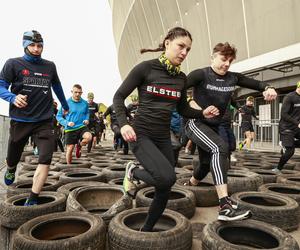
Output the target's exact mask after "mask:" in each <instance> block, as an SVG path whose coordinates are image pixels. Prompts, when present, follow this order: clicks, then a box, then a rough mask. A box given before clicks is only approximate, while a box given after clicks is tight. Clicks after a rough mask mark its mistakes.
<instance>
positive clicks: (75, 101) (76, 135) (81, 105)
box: [56, 84, 92, 164]
mask: <svg viewBox="0 0 300 250" xmlns="http://www.w3.org/2000/svg"><path fill="white" fill-rule="evenodd" d="M81 95H82V87H81V86H80V85H79V84H75V85H74V86H73V88H72V97H71V98H69V99H68V104H69V107H70V110H69V113H68V114H67V115H64V114H63V112H62V109H60V110H59V111H58V113H57V116H56V119H57V120H58V122H59V123H60V124H61V125H62V126H64V132H65V144H66V145H67V153H66V160H67V164H71V163H72V153H73V150H74V147H75V145H76V152H75V156H76V157H77V158H79V157H80V156H81V147H82V146H85V145H87V144H88V143H89V141H91V140H92V134H91V133H90V132H89V129H88V127H87V125H88V124H89V105H88V103H87V101H85V100H83V99H82V98H81Z"/></svg>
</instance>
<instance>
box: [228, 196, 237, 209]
mask: <svg viewBox="0 0 300 250" xmlns="http://www.w3.org/2000/svg"><path fill="white" fill-rule="evenodd" d="M227 201H228V202H229V204H230V205H231V206H232V208H233V209H238V203H237V202H235V201H233V200H232V199H230V197H228V198H227Z"/></svg>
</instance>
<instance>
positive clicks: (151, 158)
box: [131, 134, 176, 231]
mask: <svg viewBox="0 0 300 250" xmlns="http://www.w3.org/2000/svg"><path fill="white" fill-rule="evenodd" d="M131 146H132V152H133V153H134V154H135V156H136V158H137V159H138V160H139V162H140V163H141V165H142V166H143V169H135V170H134V172H133V176H134V178H136V179H139V180H142V181H144V182H146V183H147V184H149V185H152V186H154V187H155V194H154V198H153V201H152V203H151V205H150V208H149V212H148V215H147V218H146V221H145V225H144V227H143V230H145V231H151V230H152V228H153V227H154V225H155V223H156V222H157V221H158V219H159V218H160V216H161V215H162V213H163V212H164V210H165V208H166V205H167V202H168V199H169V193H170V190H171V187H172V186H173V185H174V183H175V181H176V174H175V170H174V155H173V150H172V145H171V140H170V139H169V138H168V139H152V138H149V137H147V136H143V135H139V134H138V135H137V142H134V143H132V144H131Z"/></svg>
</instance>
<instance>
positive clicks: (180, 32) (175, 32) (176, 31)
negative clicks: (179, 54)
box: [140, 27, 192, 54]
mask: <svg viewBox="0 0 300 250" xmlns="http://www.w3.org/2000/svg"><path fill="white" fill-rule="evenodd" d="M180 36H188V37H189V38H190V39H191V41H192V36H191V34H190V32H188V31H187V30H186V29H184V28H181V27H175V28H173V29H170V30H169V32H168V34H167V35H166V37H165V39H164V41H163V42H162V43H160V44H159V45H158V47H157V48H156V49H141V50H140V53H141V54H143V53H146V52H158V51H165V49H166V47H165V41H166V40H170V41H172V40H174V39H175V38H177V37H180Z"/></svg>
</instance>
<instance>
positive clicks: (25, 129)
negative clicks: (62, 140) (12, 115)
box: [6, 120, 54, 167]
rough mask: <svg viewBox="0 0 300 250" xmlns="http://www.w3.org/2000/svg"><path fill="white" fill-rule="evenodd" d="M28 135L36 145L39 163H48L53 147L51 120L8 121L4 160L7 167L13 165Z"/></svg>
mask: <svg viewBox="0 0 300 250" xmlns="http://www.w3.org/2000/svg"><path fill="white" fill-rule="evenodd" d="M30 136H33V140H34V142H35V144H36V145H37V147H38V151H39V164H46V165H49V164H50V163H51V160H52V154H53V149H54V130H53V126H52V121H42V122H16V121H13V120H11V121H10V129H9V139H8V149H7V157H6V162H7V165H8V167H15V166H17V164H18V163H19V161H20V159H21V155H22V152H23V150H24V147H25V145H26V143H27V141H28V139H29V137H30Z"/></svg>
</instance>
